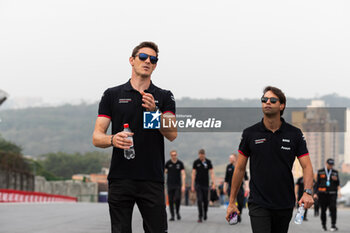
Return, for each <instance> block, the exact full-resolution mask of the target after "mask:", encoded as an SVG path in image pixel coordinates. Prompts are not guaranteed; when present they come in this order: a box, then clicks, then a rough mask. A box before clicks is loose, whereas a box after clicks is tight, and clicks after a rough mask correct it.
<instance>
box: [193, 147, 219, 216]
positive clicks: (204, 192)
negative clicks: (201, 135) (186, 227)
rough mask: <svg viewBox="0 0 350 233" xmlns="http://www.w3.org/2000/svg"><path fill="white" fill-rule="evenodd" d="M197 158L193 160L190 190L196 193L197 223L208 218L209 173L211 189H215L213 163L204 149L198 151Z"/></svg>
mask: <svg viewBox="0 0 350 233" xmlns="http://www.w3.org/2000/svg"><path fill="white" fill-rule="evenodd" d="M198 157H199V158H198V159H196V160H195V161H194V162H193V169H192V182H191V191H192V192H194V191H196V193H197V205H198V220H197V222H198V223H201V222H202V220H207V218H208V215H207V213H208V202H209V200H208V193H209V173H210V178H211V181H212V187H211V188H212V189H215V176H214V170H213V165H212V163H211V161H210V160H209V159H207V158H206V156H205V151H204V149H200V150H199V151H198Z"/></svg>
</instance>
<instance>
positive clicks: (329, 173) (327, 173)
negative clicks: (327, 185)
mask: <svg viewBox="0 0 350 233" xmlns="http://www.w3.org/2000/svg"><path fill="white" fill-rule="evenodd" d="M324 170H325V171H326V175H327V181H329V180H330V178H331V174H332V169H331V170H329V172H328V169H327V167H325V168H324Z"/></svg>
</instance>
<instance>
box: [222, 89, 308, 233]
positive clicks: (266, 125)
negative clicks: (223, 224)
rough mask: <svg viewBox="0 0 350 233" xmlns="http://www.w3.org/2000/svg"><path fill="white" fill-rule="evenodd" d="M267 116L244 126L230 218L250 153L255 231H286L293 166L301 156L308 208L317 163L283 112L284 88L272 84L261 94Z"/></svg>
mask: <svg viewBox="0 0 350 233" xmlns="http://www.w3.org/2000/svg"><path fill="white" fill-rule="evenodd" d="M261 102H262V111H263V113H264V118H263V119H262V121H261V122H259V123H257V124H255V125H253V126H251V127H249V128H247V129H245V130H244V131H243V134H242V139H241V143H240V145H239V156H238V160H237V163H236V167H235V171H234V175H233V179H232V184H231V196H230V204H229V206H228V208H227V215H226V220H228V221H229V216H230V215H231V214H232V213H234V212H237V213H238V214H240V212H239V210H238V209H237V207H236V205H235V203H234V202H235V199H236V196H237V193H238V191H239V188H240V186H241V184H242V179H243V177H244V173H245V170H246V165H247V161H248V158H250V181H249V185H250V196H249V200H248V206H249V216H250V222H251V227H252V230H253V233H286V232H288V228H289V222H290V220H291V218H292V214H293V207H294V205H295V195H294V179H293V175H292V167H293V163H294V161H295V157H297V158H298V160H299V162H300V164H301V167H302V168H303V174H304V186H305V190H304V194H303V196H302V197H301V199H300V200H299V205H301V204H302V203H303V204H304V207H305V208H306V209H308V208H310V207H311V206H312V204H313V199H312V190H311V189H312V183H313V174H312V171H313V170H312V165H311V161H310V158H309V153H308V151H307V148H306V141H305V139H304V138H303V134H302V132H301V130H300V129H298V128H296V127H294V126H292V125H290V124H288V123H286V122H285V121H284V119H283V118H281V116H282V115H283V111H284V109H285V106H286V97H285V95H284V93H283V92H282V91H281V90H280V89H278V88H276V87H271V86H268V87H266V88H265V89H264V92H263V96H262V97H261Z"/></svg>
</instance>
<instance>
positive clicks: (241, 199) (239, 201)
mask: <svg viewBox="0 0 350 233" xmlns="http://www.w3.org/2000/svg"><path fill="white" fill-rule="evenodd" d="M227 195H228V199H229V200H230V195H231V186H229V187H228V190H227ZM243 207H244V190H243V187H242V186H241V187H240V189H239V190H238V193H237V208H238V210H239V212H241V215H242V210H243Z"/></svg>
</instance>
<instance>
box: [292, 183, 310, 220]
mask: <svg viewBox="0 0 350 233" xmlns="http://www.w3.org/2000/svg"><path fill="white" fill-rule="evenodd" d="M294 190H295V197H296V200H297V203H296V207H297V208H299V203H298V201H299V200H300V198H301V197H302V196H303V194H304V177H302V176H301V177H299V179H298V180H297V182H296V184H295V188H294ZM307 210H308V209H306V210H305V212H304V221H308V219H307Z"/></svg>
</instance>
